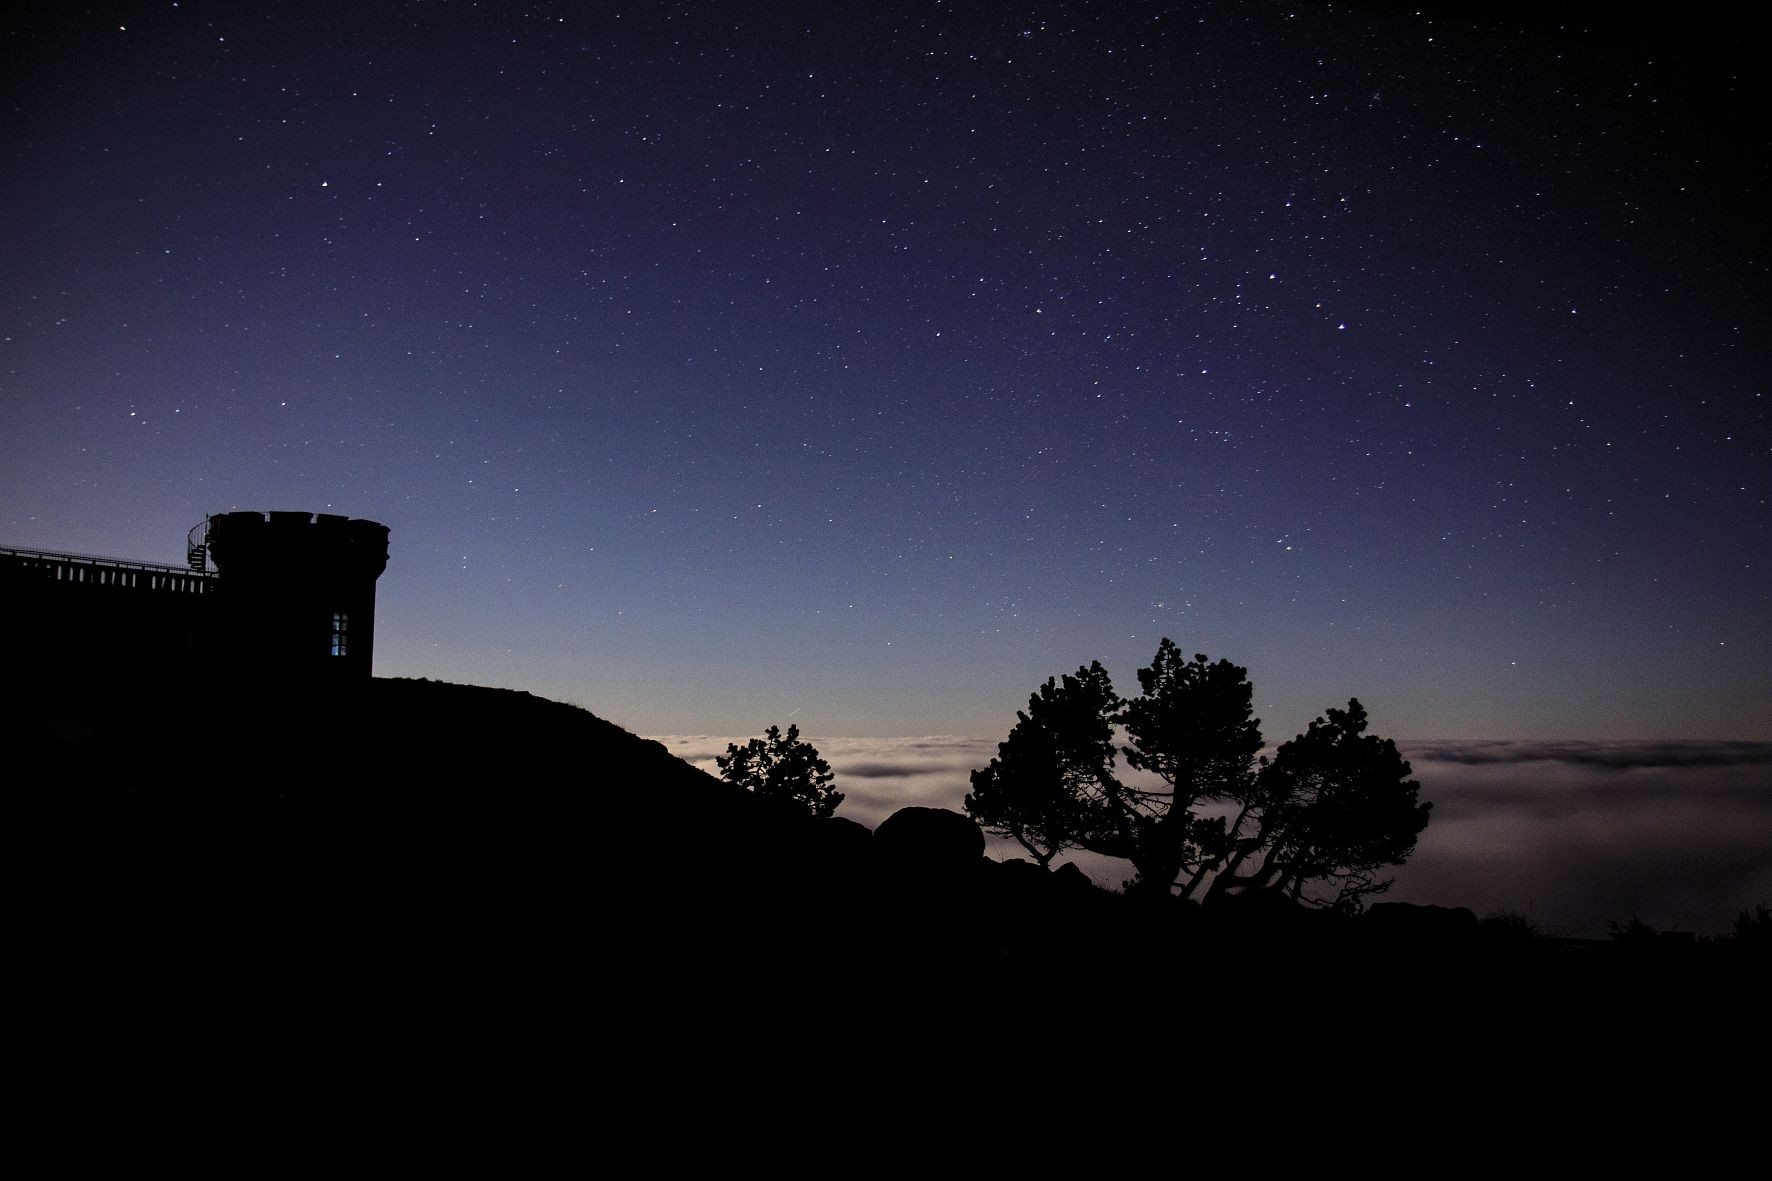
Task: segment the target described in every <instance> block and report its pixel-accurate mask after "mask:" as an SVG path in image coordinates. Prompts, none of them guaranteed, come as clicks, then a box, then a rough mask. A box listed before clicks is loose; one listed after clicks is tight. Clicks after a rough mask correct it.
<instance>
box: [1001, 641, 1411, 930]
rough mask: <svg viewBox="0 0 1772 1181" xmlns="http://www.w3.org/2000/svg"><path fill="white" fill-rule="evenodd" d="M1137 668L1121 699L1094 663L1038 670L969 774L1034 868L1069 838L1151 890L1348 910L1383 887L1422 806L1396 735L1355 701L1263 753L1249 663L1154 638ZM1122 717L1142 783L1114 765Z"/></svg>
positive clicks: (1406, 849)
mask: <svg viewBox="0 0 1772 1181" xmlns="http://www.w3.org/2000/svg"><path fill="white" fill-rule="evenodd" d="M1138 680H1139V685H1140V687H1141V688H1142V689H1143V693H1142V694H1141V695H1140V696H1138V697H1136V698H1133V699H1132V700H1129V701H1121V700H1120V699H1119V698H1118V697H1116V696H1115V695H1114V691H1113V686H1112V684H1111V683H1110V682H1109V680H1108V675H1107V672H1106V670H1105V669H1103V668H1102V667H1101V665H1100V664H1099V663H1096V664H1092V665H1090V666H1089V667H1087V668H1079V669H1078V670H1077V672H1076V675H1074V676H1067V677H1064V678H1062V680H1049V681H1047V682H1046V684H1045V685H1044V686H1042V687H1041V689H1040V691H1039V692H1038V693H1037V694H1035V695H1034V696H1033V697H1032V698H1030V699H1029V701H1028V708H1027V710H1026V711H1025V712H1023V713H1020V714H1018V715H1017V719H1018V720H1017V722H1016V725H1015V728H1014V729H1013V730H1011V731H1010V734H1009V738H1008V739H1007V740H1006V741H1005V742H1003V743H1002V744H1000V745H999V746H998V748H997V752H998V753H997V757H996V758H995V759H993V760H991V763H990V765H989V766H988V767H985V768H984V769H983V770H980V771H974V772H973V773H972V792H971V794H969V795H968V796H967V797H966V810H967V812H968V813H969V814H970V815H971V816H972V817H973V819H974V820H976V821H977V822H978V823H979V824H980V825H982V826H983V827H984V828H985V829H987V830H988V831H991V832H996V833H1000V834H1002V835H1005V836H1009V837H1012V838H1013V839H1015V840H1016V841H1017V842H1018V843H1020V844H1021V846H1022V847H1023V848H1025V849H1027V850H1028V852H1030V853H1032V854H1033V855H1034V858H1035V860H1037V861H1038V862H1039V863H1040V864H1041V865H1043V866H1048V867H1049V866H1050V864H1051V862H1052V859H1053V858H1054V857H1056V856H1057V855H1058V854H1059V853H1061V852H1063V851H1065V850H1066V849H1088V850H1090V851H1093V852H1096V853H1102V854H1105V855H1108V856H1113V857H1123V858H1125V859H1126V860H1128V861H1130V862H1131V863H1132V865H1133V868H1134V869H1135V870H1136V871H1137V874H1136V877H1135V878H1134V879H1133V881H1132V883H1131V885H1130V887H1129V888H1130V889H1132V890H1134V891H1136V892H1140V893H1145V894H1149V895H1152V896H1157V897H1167V896H1169V895H1171V894H1173V893H1176V892H1179V894H1180V896H1181V897H1183V898H1189V897H1213V896H1218V897H1222V896H1224V895H1227V894H1234V893H1244V892H1249V891H1256V890H1262V891H1273V892H1276V893H1281V894H1283V895H1285V896H1287V897H1289V898H1292V899H1293V900H1295V901H1303V902H1310V903H1313V904H1316V905H1325V906H1327V905H1336V906H1342V907H1350V908H1351V907H1357V906H1358V905H1359V903H1360V899H1362V898H1363V897H1364V896H1365V895H1367V894H1372V893H1376V892H1378V891H1381V890H1383V889H1385V888H1386V887H1387V886H1388V885H1389V884H1390V882H1389V881H1388V880H1383V879H1381V878H1380V877H1379V876H1378V873H1379V871H1380V870H1381V869H1382V868H1383V867H1385V866H1388V865H1398V864H1401V863H1402V862H1403V861H1404V860H1406V859H1407V858H1408V856H1409V854H1410V853H1411V852H1412V851H1413V850H1414V848H1415V841H1416V838H1417V837H1418V836H1419V835H1420V834H1421V831H1422V829H1423V828H1425V827H1426V826H1427V820H1428V810H1429V808H1430V806H1431V805H1428V804H1424V803H1420V802H1419V801H1418V798H1417V796H1418V793H1419V785H1418V784H1416V783H1415V781H1414V780H1411V779H1410V778H1409V764H1408V763H1407V762H1406V761H1405V760H1404V759H1403V758H1402V756H1401V755H1399V754H1398V753H1397V748H1396V744H1395V743H1393V742H1390V741H1388V740H1386V739H1380V738H1377V737H1375V736H1372V735H1368V734H1366V733H1365V730H1366V711H1365V709H1364V708H1362V707H1361V705H1360V703H1359V702H1358V701H1350V702H1349V703H1348V708H1347V709H1345V710H1337V709H1331V710H1329V711H1327V714H1328V718H1327V720H1325V719H1323V718H1318V719H1317V720H1316V721H1314V722H1312V723H1311V725H1310V729H1309V731H1308V732H1307V733H1305V734H1301V735H1299V736H1298V737H1297V738H1295V739H1293V740H1292V741H1291V742H1288V743H1286V744H1285V745H1284V746H1282V747H1281V748H1280V749H1279V751H1278V752H1276V754H1275V757H1274V759H1273V761H1272V762H1271V763H1269V762H1268V761H1267V760H1265V759H1263V760H1258V759H1257V754H1258V753H1259V751H1260V750H1261V746H1262V739H1261V723H1260V721H1259V720H1258V719H1256V718H1255V717H1254V709H1253V704H1252V703H1253V700H1254V688H1253V687H1252V686H1251V685H1250V683H1249V679H1248V674H1247V672H1246V670H1244V669H1242V668H1239V667H1238V666H1236V665H1234V664H1232V663H1230V662H1229V661H1228V660H1219V661H1208V660H1207V659H1206V657H1204V656H1198V655H1196V656H1195V657H1194V658H1193V659H1192V660H1186V659H1183V657H1182V655H1181V652H1180V650H1179V649H1178V648H1176V646H1175V645H1174V644H1173V643H1171V642H1170V641H1169V640H1168V639H1164V640H1163V642H1162V643H1161V644H1160V645H1158V648H1157V654H1156V657H1155V658H1154V659H1153V660H1152V661H1151V665H1150V667H1149V668H1144V669H1140V670H1139V673H1138ZM1116 726H1119V727H1122V728H1123V729H1124V732H1125V735H1126V737H1127V739H1128V744H1127V745H1125V746H1124V747H1121V748H1120V750H1121V752H1122V753H1124V754H1125V756H1126V762H1127V764H1128V765H1129V766H1130V767H1132V768H1133V769H1134V770H1135V771H1140V772H1143V773H1144V777H1143V778H1142V779H1140V780H1138V781H1136V782H1125V781H1122V780H1121V779H1120V777H1119V776H1118V775H1117V774H1116V773H1115V768H1114V755H1115V746H1114V734H1115V727H1116Z"/></svg>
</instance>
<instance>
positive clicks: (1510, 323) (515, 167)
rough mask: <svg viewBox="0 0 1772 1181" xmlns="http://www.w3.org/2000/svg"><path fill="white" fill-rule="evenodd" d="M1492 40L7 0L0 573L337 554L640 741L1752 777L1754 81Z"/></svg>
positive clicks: (1618, 29) (1491, 30)
mask: <svg viewBox="0 0 1772 1181" xmlns="http://www.w3.org/2000/svg"><path fill="white" fill-rule="evenodd" d="M1495 11H1496V10H1494V9H1490V8H1488V7H1486V6H1481V5H1470V6H1458V7H1454V8H1450V9H1449V8H1447V7H1445V6H1443V5H1442V6H1437V7H1430V8H1429V9H1427V10H1426V11H1423V12H1416V13H1409V12H1405V11H1401V10H1393V9H1391V8H1389V7H1387V6H1378V5H1324V4H1307V3H1300V4H1270V3H1207V4H1198V5H1161V4H1153V5H1135V4H1106V5H1102V4H1095V5H1084V4H1028V5H1017V6H1014V7H1006V6H1005V7H998V6H975V5H953V4H940V3H893V2H887V3H879V4H872V5H865V6H847V5H823V4H820V5H794V4H780V3H771V4H756V5H751V4H682V5H668V6H667V5H658V6H654V5H641V6H635V7H631V8H630V7H623V6H595V5H570V4H558V5H556V4H546V3H542V4H535V5H530V6H527V7H522V6H517V5H504V4H489V5H480V6H476V5H472V4H464V3H416V4H401V5H396V4H387V5H367V6H359V5H327V4H313V3H304V4H256V5H222V4H209V3H190V2H181V3H178V4H173V3H170V2H169V0H168V2H163V3H143V4H129V5H98V6H93V7H91V8H89V9H84V10H75V9H73V8H70V7H69V6H64V5H49V4H41V5H28V6H26V9H25V11H24V12H23V13H22V14H14V15H11V16H8V17H6V18H4V20H5V24H4V26H3V28H4V32H5V40H4V42H3V43H0V45H3V49H0V52H3V54H4V56H3V57H0V79H4V86H5V118H4V123H3V124H0V175H3V176H4V177H5V178H6V179H5V180H4V181H3V182H0V215H3V217H4V225H5V230H4V244H5V249H4V251H3V252H0V318H3V321H4V330H3V332H0V336H3V337H4V339H3V341H0V349H3V352H0V411H3V418H0V423H3V429H0V480H3V481H4V482H3V483H0V490H3V494H0V541H4V542H5V543H7V544H12V545H35V546H41V547H45V548H55V549H67V550H75V551H81V552H96V553H107V554H119V555H122V556H128V557H136V558H148V559H155V558H158V559H162V560H167V561H173V562H176V561H178V560H180V558H181V556H182V544H183V538H184V533H185V531H186V529H187V528H189V527H190V526H191V525H192V524H194V523H196V522H197V521H199V520H200V519H201V518H202V516H203V515H204V514H205V513H210V512H220V511H225V510H227V509H231V508H258V509H272V508H290V509H310V510H316V511H319V510H327V511H337V512H344V513H348V514H350V515H354V516H364V517H371V518H374V519H376V520H379V521H382V522H385V523H386V524H388V525H389V526H391V528H392V530H393V538H392V554H393V557H392V562H391V564H390V566H389V569H388V572H387V574H386V575H385V576H384V577H383V579H382V583H381V609H380V616H379V630H378V650H377V658H378V660H377V671H378V672H380V673H382V674H384V675H411V676H420V675H423V676H430V677H434V678H442V679H449V680H459V681H470V682H478V683H487V684H499V685H508V686H512V687H516V688H522V689H529V690H532V691H534V692H538V693H541V694H544V695H548V696H553V697H559V698H564V699H567V700H572V701H575V702H578V703H579V704H582V705H585V706H587V707H589V708H591V709H592V710H594V711H596V712H597V713H599V714H602V715H604V716H606V717H609V718H611V719H613V720H615V721H618V722H620V723H622V724H623V725H625V726H627V727H628V728H630V729H633V730H636V731H638V732H641V733H716V734H746V733H757V732H760V731H761V730H762V729H763V727H764V726H766V725H768V724H770V723H772V722H782V721H785V720H787V719H788V718H789V717H790V716H792V717H793V720H794V721H796V722H797V723H798V724H799V725H800V727H801V729H802V730H803V731H805V732H806V733H808V734H813V735H822V734H848V735H896V734H925V733H948V734H963V735H975V736H989V737H998V738H1000V737H1001V736H1002V735H1003V734H1004V733H1006V731H1007V729H1008V726H1009V724H1010V722H1011V721H1012V720H1013V711H1014V709H1015V708H1016V707H1018V706H1019V705H1020V704H1021V703H1022V702H1024V701H1025V699H1026V697H1027V695H1028V693H1029V692H1030V691H1032V690H1033V688H1034V687H1035V686H1036V685H1037V683H1038V682H1039V681H1040V680H1043V679H1044V678H1045V677H1046V676H1049V675H1052V674H1055V673H1059V672H1064V671H1068V670H1070V669H1072V668H1075V667H1076V666H1077V665H1078V664H1080V663H1086V662H1087V661H1089V660H1093V659H1100V660H1102V661H1103V663H1105V664H1106V665H1107V666H1108V667H1109V669H1110V670H1111V671H1112V672H1113V673H1114V674H1115V677H1116V680H1117V684H1118V685H1119V687H1120V689H1121V691H1122V692H1125V691H1129V690H1131V689H1134V688H1135V687H1136V681H1135V678H1134V676H1133V674H1134V671H1135V670H1136V669H1137V668H1138V667H1139V666H1140V665H1141V664H1143V663H1145V662H1148V660H1149V658H1150V656H1151V654H1152V653H1153V652H1154V651H1155V649H1156V645H1157V641H1158V639H1159V638H1160V637H1161V636H1164V635H1169V636H1172V637H1174V638H1175V639H1176V641H1177V642H1178V643H1179V644H1180V645H1181V646H1182V647H1183V648H1184V650H1186V651H1188V652H1195V651H1198V652H1203V653H1207V654H1209V655H1211V656H1213V657H1215V658H1216V657H1219V656H1225V657H1229V658H1231V659H1233V660H1235V661H1236V662H1238V663H1240V664H1244V665H1246V666H1248V668H1249V671H1250V676H1251V678H1252V679H1253V680H1254V682H1255V685H1256V689H1257V694H1258V697H1257V704H1258V712H1259V713H1260V714H1261V715H1262V717H1263V718H1264V719H1265V720H1266V723H1267V725H1266V729H1267V731H1268V734H1269V737H1270V739H1274V740H1279V739H1283V738H1284V737H1286V736H1288V735H1290V734H1291V733H1294V732H1296V731H1297V730H1300V729H1302V728H1303V727H1304V725H1305V723H1306V722H1307V721H1308V720H1309V718H1310V717H1312V716H1313V715H1315V714H1316V713H1318V712H1320V711H1321V710H1322V709H1323V708H1324V707H1325V706H1327V705H1331V704H1336V703H1339V702H1343V701H1345V700H1346V698H1347V697H1348V696H1350V695H1357V696H1359V697H1360V698H1361V699H1362V700H1363V701H1364V702H1366V704H1367V706H1368V707H1369V709H1370V710H1371V713H1372V716H1373V725H1374V729H1375V730H1376V731H1378V732H1379V733H1383V734H1386V735H1395V736H1399V737H1416V738H1425V737H1437V738H1457V737H1486V738H1564V737H1572V738H1590V739H1613V738H1718V737H1727V738H1744V737H1745V738H1753V737H1764V736H1766V735H1767V734H1772V623H1769V622H1768V621H1769V620H1772V579H1769V578H1768V555H1772V536H1769V529H1768V523H1769V521H1772V514H1769V512H1768V499H1769V495H1772V487H1769V485H1772V462H1769V460H1772V421H1769V419H1772V414H1769V408H1768V404H1767V399H1766V397H1765V393H1764V391H1765V386H1766V377H1767V374H1768V372H1772V368H1769V366H1768V360H1769V357H1768V351H1769V350H1768V332H1767V324H1768V311H1769V308H1768V298H1767V296H1768V292H1769V288H1772V284H1769V282H1768V274H1767V263H1768V252H1767V237H1766V233H1765V228H1764V220H1765V218H1764V211H1765V209H1766V208H1767V207H1768V204H1769V203H1768V200H1767V197H1768V193H1767V183H1766V182H1767V170H1768V155H1769V154H1768V140H1767V136H1766V133H1765V131H1764V126H1763V124H1762V123H1761V122H1760V121H1759V120H1758V118H1757V116H1756V114H1755V113H1756V112H1757V111H1758V110H1760V109H1763V105H1764V99H1765V97H1766V95H1765V84H1764V79H1763V72H1761V71H1755V72H1754V73H1752V74H1749V73H1748V72H1747V66H1748V64H1749V63H1748V59H1747V56H1746V53H1745V50H1738V49H1737V48H1736V47H1737V46H1738V45H1741V44H1744V42H1742V41H1740V39H1739V38H1738V36H1737V31H1736V30H1731V29H1730V28H1728V27H1723V26H1707V27H1705V28H1701V29H1700V28H1694V29H1678V28H1674V29H1667V28H1662V29H1653V30H1651V29H1637V28H1632V27H1629V26H1626V25H1622V24H1619V23H1616V21H1614V22H1612V23H1607V22H1606V21H1604V20H1603V19H1602V21H1601V23H1598V24H1596V23H1594V22H1593V21H1592V20H1591V19H1589V17H1588V16H1587V15H1585V14H1584V13H1583V12H1581V11H1579V10H1578V9H1561V10H1558V12H1559V13H1560V14H1561V15H1552V16H1539V15H1532V13H1533V12H1537V11H1540V10H1538V9H1531V10H1530V11H1528V12H1527V13H1526V14H1524V15H1522V14H1504V15H1500V16H1497V15H1493V13H1494V12H1495ZM1595 11H1599V12H1604V11H1605V10H1604V8H1602V7H1596V9H1595ZM1485 13H1487V14H1489V15H1484V14H1485Z"/></svg>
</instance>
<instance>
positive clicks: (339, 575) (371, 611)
mask: <svg viewBox="0 0 1772 1181" xmlns="http://www.w3.org/2000/svg"><path fill="white" fill-rule="evenodd" d="M206 540H207V545H208V550H209V557H210V560H211V561H213V562H214V563H215V567H216V570H217V574H218V577H217V579H216V588H215V600H216V608H217V619H216V624H217V628H218V632H219V635H218V639H219V640H220V643H219V644H218V645H217V648H218V651H219V652H220V654H221V657H222V660H223V663H224V666H225V668H226V669H227V670H228V671H229V672H230V673H232V674H234V675H236V676H239V677H242V678H247V679H253V680H257V679H259V678H266V679H269V680H274V681H281V682H284V683H300V682H312V681H316V680H320V681H328V682H330V681H336V680H363V679H367V678H368V677H369V676H370V675H371V673H372V671H373V667H374V658H375V582H376V579H378V578H380V577H381V574H382V571H384V570H386V569H387V566H388V527H387V526H386V525H382V524H379V523H378V522H375V521H365V520H354V519H351V518H347V517H342V516H337V515H334V514H330V513H319V514H314V513H300V512H273V513H258V512H231V513H221V514H219V515H217V516H212V517H210V518H209V521H208V529H207V539H206Z"/></svg>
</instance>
